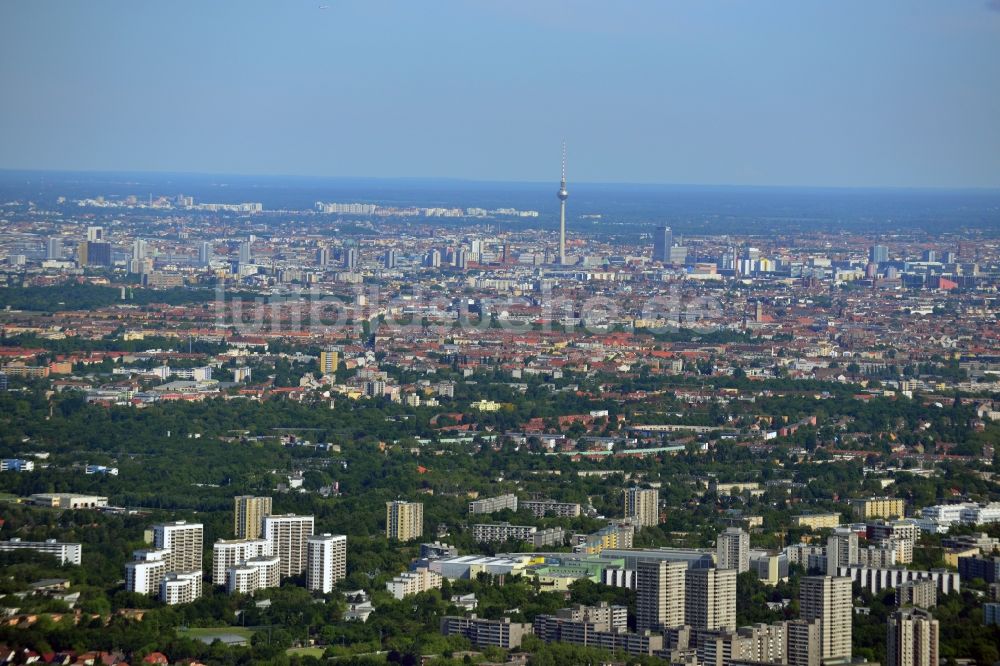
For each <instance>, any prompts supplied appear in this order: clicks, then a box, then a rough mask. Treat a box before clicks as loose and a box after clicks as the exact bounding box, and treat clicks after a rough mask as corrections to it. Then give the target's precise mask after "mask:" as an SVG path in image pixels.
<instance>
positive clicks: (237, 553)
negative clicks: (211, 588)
mask: <svg viewBox="0 0 1000 666" xmlns="http://www.w3.org/2000/svg"><path fill="white" fill-rule="evenodd" d="M270 554H271V542H270V541H268V540H267V539H231V540H219V541H216V542H215V545H214V546H212V584H213V585H225V584H226V580H227V576H228V571H229V569H230V568H231V567H235V566H237V565H240V564H243V563H244V562H246V561H247V560H249V559H251V558H254V557H262V556H265V555H270Z"/></svg>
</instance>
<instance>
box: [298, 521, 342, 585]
mask: <svg viewBox="0 0 1000 666" xmlns="http://www.w3.org/2000/svg"><path fill="white" fill-rule="evenodd" d="M307 548H308V558H307V559H308V562H307V566H306V587H307V588H309V589H310V590H313V591H314V592H323V593H325V594H326V593H330V592H332V591H333V587H334V585H336V584H337V581H340V580H343V579H344V578H345V577H346V576H347V537H346V536H344V535H343V534H316V535H313V536H311V537H309V539H308V541H307Z"/></svg>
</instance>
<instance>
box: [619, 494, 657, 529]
mask: <svg viewBox="0 0 1000 666" xmlns="http://www.w3.org/2000/svg"><path fill="white" fill-rule="evenodd" d="M623 504H624V510H625V517H626V518H634V519H635V521H636V523H637V524H638V525H639V527H656V525H657V524H659V522H660V491H659V490H657V489H656V488H626V489H625V490H624V492H623Z"/></svg>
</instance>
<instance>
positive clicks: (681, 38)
mask: <svg viewBox="0 0 1000 666" xmlns="http://www.w3.org/2000/svg"><path fill="white" fill-rule="evenodd" d="M321 5H323V6H327V8H326V9H320V6H321ZM0 91H3V94H2V97H0V168H30V169H73V170H143V171H184V172H216V173H242V174H303V175H329V176H378V177H396V176H414V177H460V178H470V179H484V180H528V181H534V180H557V179H558V171H559V150H560V148H559V146H560V142H561V140H562V139H563V138H565V139H566V140H567V141H568V143H569V160H570V166H569V177H570V181H571V182H572V181H573V180H577V181H600V182H649V183H653V182H657V183H699V184H736V185H825V186H913V187H923V186H930V187H966V186H973V187H984V186H985V187H998V186H1000V0H994V1H993V2H989V1H988V0H782V1H778V0H648V1H644V0H632V1H629V2H611V1H610V0H605V1H601V2H599V1H593V0H573V1H572V2H568V1H567V2H556V1H554V0H553V1H546V0H530V1H528V0H524V1H522V0H476V1H466V2H452V1H448V0H426V1H422V2H414V1H412V0H410V1H407V2H403V1H399V2H384V1H381V0H359V1H357V2H354V1H345V0H314V1H305V0H301V1H300V0H268V1H258V0H231V1H230V0H212V1H209V2H206V1H205V0H196V1H195V0H170V1H169V2H167V1H160V2H153V1H143V2H137V1H136V0H121V1H105V0H91V1H88V2H66V1H63V0H6V1H5V2H3V3H0Z"/></svg>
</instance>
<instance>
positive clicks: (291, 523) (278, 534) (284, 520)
mask: <svg viewBox="0 0 1000 666" xmlns="http://www.w3.org/2000/svg"><path fill="white" fill-rule="evenodd" d="M312 534H313V517H312V516H296V515H295V514H291V513H290V514H287V515H284V516H265V517H264V539H265V540H267V541H268V542H270V544H271V554H272V555H276V556H277V557H278V559H279V560H280V562H281V576H282V577H288V576H298V575H299V574H301V573H302V572H304V571H305V570H306V557H307V549H306V540H307V539H308V538H309V537H311V536H312Z"/></svg>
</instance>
